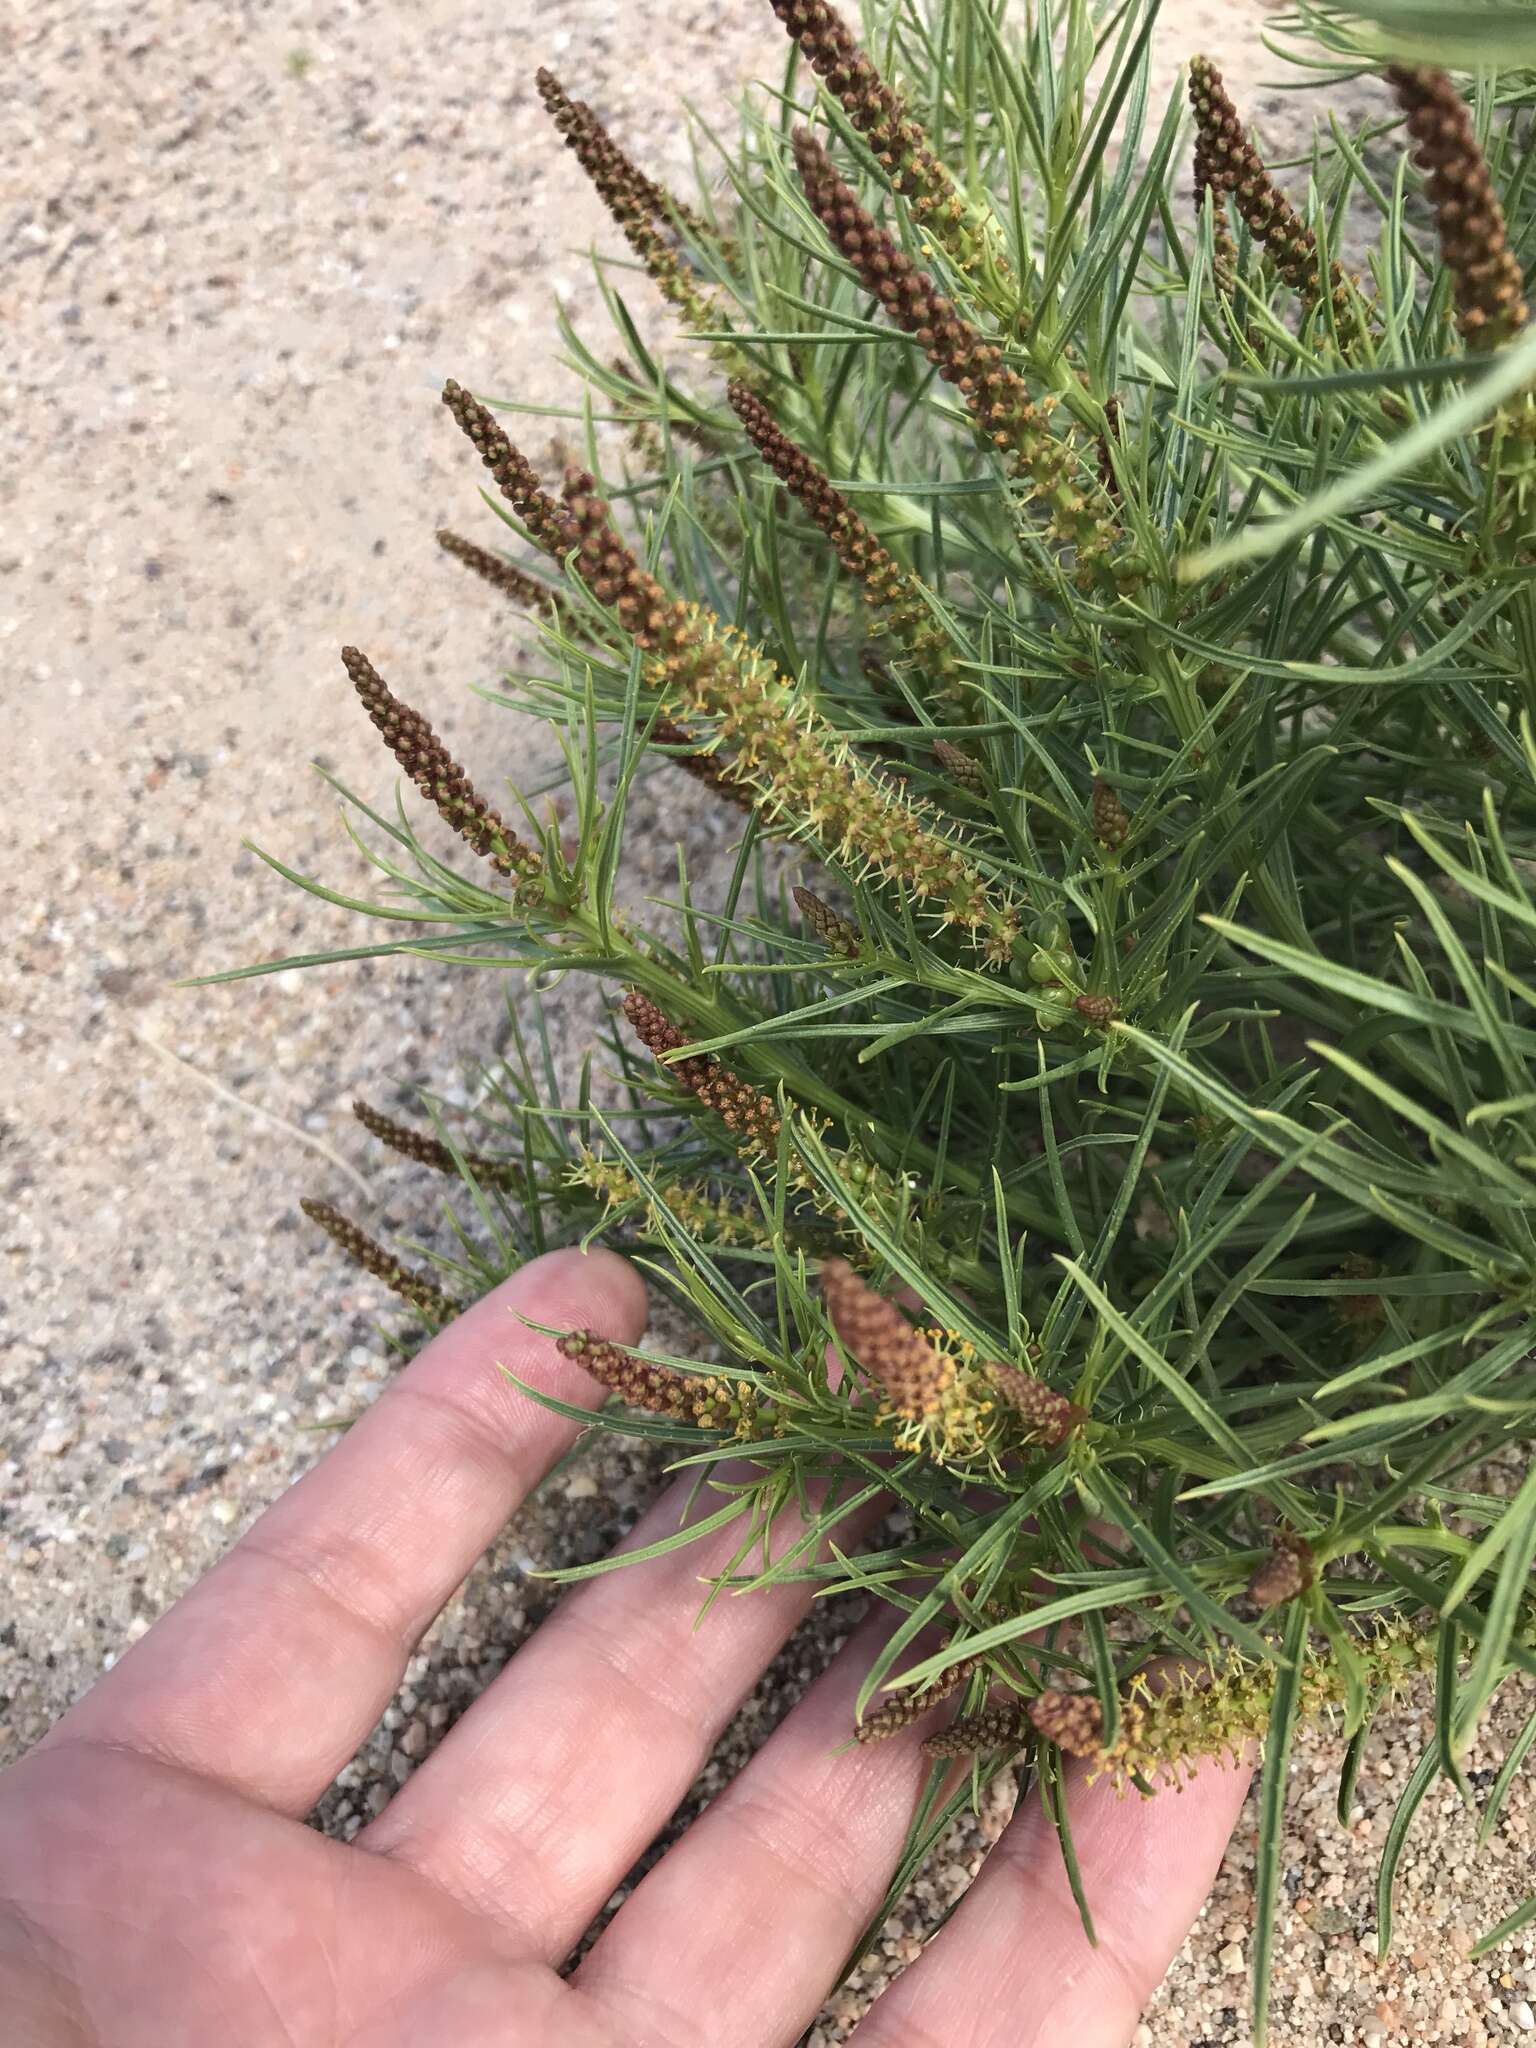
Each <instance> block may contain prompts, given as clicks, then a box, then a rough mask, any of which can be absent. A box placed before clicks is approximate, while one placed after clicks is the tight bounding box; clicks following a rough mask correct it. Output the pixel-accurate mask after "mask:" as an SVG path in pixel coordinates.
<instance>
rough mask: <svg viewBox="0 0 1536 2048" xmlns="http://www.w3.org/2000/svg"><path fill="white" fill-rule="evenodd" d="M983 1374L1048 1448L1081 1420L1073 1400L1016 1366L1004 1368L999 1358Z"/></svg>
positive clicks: (1037, 1438)
mask: <svg viewBox="0 0 1536 2048" xmlns="http://www.w3.org/2000/svg"><path fill="white" fill-rule="evenodd" d="M986 1374H987V1378H988V1379H989V1380H990V1381H991V1382H992V1384H993V1386H994V1387H996V1389H997V1391H998V1392H999V1393H1000V1394H1001V1395H1002V1397H1003V1399H1004V1400H1005V1401H1006V1402H1007V1403H1008V1406H1009V1407H1010V1408H1011V1409H1012V1410H1013V1412H1014V1413H1015V1415H1017V1416H1019V1417H1020V1418H1021V1419H1022V1421H1023V1423H1024V1426H1025V1427H1026V1429H1028V1430H1029V1432H1030V1434H1031V1435H1032V1436H1033V1437H1034V1438H1035V1440H1036V1441H1037V1442H1038V1443H1042V1444H1045V1445H1046V1446H1047V1447H1048V1448H1049V1449H1052V1450H1054V1449H1055V1448H1056V1446H1057V1445H1058V1444H1063V1443H1065V1442H1066V1440H1067V1438H1068V1437H1069V1436H1070V1435H1071V1434H1072V1432H1073V1430H1074V1429H1076V1428H1077V1427H1078V1426H1079V1424H1080V1423H1082V1422H1083V1421H1084V1419H1085V1418H1084V1415H1083V1411H1082V1409H1081V1408H1079V1407H1078V1405H1077V1403H1076V1402H1075V1401H1069V1400H1068V1399H1067V1397H1066V1395H1065V1394H1058V1393H1057V1391H1056V1389H1055V1388H1054V1387H1049V1386H1047V1385H1046V1383H1045V1381H1044V1380H1042V1379H1037V1378H1036V1376H1035V1375H1034V1374H1033V1373H1031V1372H1024V1371H1021V1369H1020V1368H1019V1367H1018V1366H1016V1365H1005V1364H1004V1363H1003V1361H1002V1360H1001V1359H994V1360H992V1362H991V1363H990V1364H989V1365H988V1366H987V1368H986Z"/></svg>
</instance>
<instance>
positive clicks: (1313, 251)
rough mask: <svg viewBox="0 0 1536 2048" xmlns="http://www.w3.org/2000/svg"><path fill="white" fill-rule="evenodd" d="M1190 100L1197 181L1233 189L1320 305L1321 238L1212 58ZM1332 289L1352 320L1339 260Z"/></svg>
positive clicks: (1277, 261)
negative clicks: (1273, 168) (1252, 135)
mask: <svg viewBox="0 0 1536 2048" xmlns="http://www.w3.org/2000/svg"><path fill="white" fill-rule="evenodd" d="M1189 103H1190V105H1191V106H1192V107H1193V108H1194V110H1195V130H1196V137H1195V150H1196V159H1195V161H1196V184H1197V186H1198V187H1199V190H1200V192H1201V194H1202V195H1203V194H1204V192H1205V191H1207V190H1209V191H1212V192H1216V193H1223V192H1230V193H1231V195H1232V198H1233V201H1234V203H1235V205H1236V207H1237V210H1238V212H1239V213H1240V214H1241V215H1242V217H1243V219H1244V220H1245V221H1246V222H1247V224H1248V230H1249V233H1250V234H1251V235H1252V236H1253V238H1254V240H1255V241H1256V242H1262V243H1263V245H1264V247H1265V248H1266V249H1267V250H1268V251H1269V254H1270V256H1271V258H1272V259H1273V261H1274V265H1275V268H1276V270H1278V271H1279V273H1280V275H1281V276H1282V277H1283V278H1284V279H1285V281H1286V283H1287V284H1288V285H1290V287H1291V288H1292V290H1293V291H1295V292H1297V293H1298V294H1299V295H1300V297H1301V298H1302V299H1303V300H1304V301H1305V302H1306V304H1307V305H1309V306H1315V305H1317V304H1318V303H1319V301H1320V300H1321V299H1322V297H1323V295H1324V283H1323V277H1322V270H1321V258H1320V257H1319V255H1318V248H1317V237H1316V235H1314V234H1313V232H1312V230H1311V229H1310V228H1309V227H1308V226H1307V224H1306V222H1305V221H1304V220H1303V219H1302V218H1301V216H1300V214H1298V213H1297V211H1296V209H1295V207H1294V206H1292V204H1291V202H1290V201H1289V200H1288V199H1287V198H1286V196H1285V194H1284V193H1283V192H1282V191H1281V190H1280V187H1279V186H1278V185H1277V184H1276V183H1275V181H1274V179H1273V178H1272V177H1271V176H1270V175H1269V172H1268V171H1267V170H1266V169H1265V168H1264V160H1263V158H1262V157H1261V156H1260V155H1259V153H1258V151H1257V150H1256V149H1255V148H1254V146H1253V144H1252V142H1251V141H1250V140H1249V138H1248V136H1247V134H1246V132H1245V131H1244V128H1243V124H1242V122H1241V120H1240V119H1239V118H1238V112H1237V108H1236V107H1235V106H1234V105H1233V104H1232V101H1231V98H1230V97H1229V96H1228V93H1227V89H1226V86H1225V84H1224V83H1223V81H1222V76H1221V73H1220V72H1219V71H1218V70H1217V69H1216V66H1215V65H1214V64H1213V63H1212V62H1211V60H1210V59H1209V57H1196V58H1194V59H1193V60H1192V62H1191V64H1190V67H1189ZM1327 291H1328V292H1329V293H1330V294H1331V295H1332V298H1333V303H1334V308H1335V313H1336V317H1337V318H1338V319H1339V320H1340V321H1341V322H1350V321H1352V320H1353V317H1354V299H1353V294H1352V292H1351V290H1350V285H1349V280H1348V279H1347V278H1346V277H1345V275H1344V273H1343V271H1342V270H1340V269H1339V267H1338V265H1337V264H1336V263H1335V264H1333V265H1332V266H1331V267H1330V271H1329V277H1328V281H1327Z"/></svg>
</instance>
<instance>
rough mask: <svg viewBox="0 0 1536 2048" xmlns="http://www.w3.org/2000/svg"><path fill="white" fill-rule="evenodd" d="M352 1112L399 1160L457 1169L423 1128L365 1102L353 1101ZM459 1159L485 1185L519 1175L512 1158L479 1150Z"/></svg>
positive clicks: (443, 1169)
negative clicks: (494, 1156) (416, 1128)
mask: <svg viewBox="0 0 1536 2048" xmlns="http://www.w3.org/2000/svg"><path fill="white" fill-rule="evenodd" d="M352 1114H353V1115H354V1116H355V1117H356V1118H357V1120H358V1122H359V1123H360V1124H361V1125H362V1127H363V1129H364V1130H365V1131H367V1132H368V1133H369V1134H370V1136H372V1137H375V1138H377V1139H378V1141H379V1143H380V1144H381V1145H387V1146H388V1147H389V1149H390V1151H391V1152H398V1153H399V1154H400V1156H401V1158H402V1159H414V1160H415V1161H416V1162H417V1164H418V1165H420V1166H430V1167H431V1168H432V1170H433V1172H434V1173H457V1172H458V1170H459V1167H458V1160H456V1159H455V1158H454V1156H453V1154H452V1153H451V1152H450V1151H449V1149H448V1147H447V1146H446V1145H445V1144H444V1143H443V1141H442V1140H441V1138H429V1137H428V1136H427V1134H426V1132H425V1131H418V1130H415V1129H413V1128H412V1126H411V1125H410V1124H403V1123H400V1122H398V1121H397V1120H396V1119H395V1118H394V1117H392V1116H386V1115H385V1114H384V1112H383V1110H381V1109H375V1108H374V1107H373V1105H372V1103H369V1102H354V1103H353V1105H352ZM459 1158H460V1159H462V1160H463V1162H464V1164H465V1165H466V1166H467V1167H468V1168H469V1170H470V1172H471V1173H472V1174H473V1175H474V1176H475V1179H476V1180H478V1181H480V1182H481V1183H482V1184H483V1185H484V1186H486V1187H511V1186H513V1185H515V1184H516V1182H517V1181H518V1180H519V1179H520V1178H521V1172H520V1168H519V1164H518V1162H517V1161H516V1160H511V1159H488V1158H487V1157H486V1156H485V1154H484V1153H482V1152H461V1153H460V1154H459Z"/></svg>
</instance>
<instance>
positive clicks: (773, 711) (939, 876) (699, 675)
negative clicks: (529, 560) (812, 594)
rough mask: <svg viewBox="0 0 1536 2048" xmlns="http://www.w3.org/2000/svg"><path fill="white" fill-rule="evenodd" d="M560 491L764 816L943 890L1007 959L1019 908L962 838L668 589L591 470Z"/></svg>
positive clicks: (637, 635)
mask: <svg viewBox="0 0 1536 2048" xmlns="http://www.w3.org/2000/svg"><path fill="white" fill-rule="evenodd" d="M565 499H566V505H567V507H568V510H569V516H570V519H571V522H572V530H573V532H574V533H575V534H576V536H577V539H578V553H577V567H578V569H579V571H580V573H581V576H582V579H583V581H584V582H585V583H586V585H587V588H588V589H589V590H590V591H591V592H592V595H593V596H594V597H595V598H596V599H597V600H598V602H599V603H600V604H604V605H608V606H610V607H611V608H612V610H613V611H614V612H615V613H616V615H617V617H618V620H619V623H620V625H621V626H623V628H624V630H625V631H626V632H627V633H629V634H630V635H631V636H632V638H633V639H634V641H635V643H636V645H637V646H638V647H639V648H640V650H641V652H642V653H643V654H645V655H647V656H648V657H649V660H648V661H647V663H646V666H645V669H644V671H643V673H644V675H645V679H646V681H647V682H648V683H650V684H651V685H652V686H653V687H655V688H659V689H660V691H661V693H662V696H663V699H664V701H665V702H666V703H667V705H668V707H669V708H673V707H675V708H677V709H679V710H681V711H683V712H684V713H685V714H689V715H692V716H696V717H701V718H707V719H709V720H710V721H711V723H712V724H713V725H714V727H715V730H716V732H717V733H718V734H719V737H720V740H721V742H722V743H723V744H724V745H725V746H726V747H727V748H729V750H730V752H729V755H728V763H729V770H730V773H731V774H732V776H733V777H734V778H735V779H736V780H737V781H739V782H742V783H744V784H750V786H751V787H752V789H753V790H754V791H755V792H756V807H757V810H758V813H759V815H760V816H761V817H762V818H763V819H764V820H765V822H767V823H770V824H772V823H774V822H776V821H778V820H781V819H782V820H784V821H786V822H787V823H788V825H789V827H790V829H791V830H793V831H796V832H799V833H808V834H813V835H814V836H815V837H816V838H817V839H818V840H819V841H820V843H821V844H822V845H823V846H831V847H832V848H834V849H835V850H836V851H837V853H838V854H839V855H840V856H841V857H842V858H844V859H845V860H849V861H856V862H858V863H860V864H862V865H863V866H864V867H865V868H868V869H874V870H875V871H876V872H877V873H878V874H879V875H880V876H881V877H882V878H883V879H884V880H885V881H887V882H889V883H891V884H892V885H894V886H895V887H898V888H902V889H904V890H905V891H906V892H907V893H908V894H909V895H910V896H911V897H912V898H914V899H915V900H916V901H917V902H918V903H928V902H932V901H937V902H938V903H939V904H941V905H942V906H943V915H944V918H945V919H946V921H950V922H953V923H956V924H959V925H961V926H963V927H964V928H965V929H966V930H967V931H969V932H971V933H972V934H973V935H974V937H975V939H976V941H977V943H978V944H979V945H980V946H981V947H982V948H983V949H984V951H985V953H986V955H987V957H988V958H989V959H992V960H997V961H1002V960H1006V959H1007V958H1008V957H1009V956H1010V954H1011V953H1012V951H1013V946H1014V942H1015V940H1016V939H1017V936H1018V916H1017V913H1016V911H1015V910H1014V908H1013V905H1012V903H1011V902H1009V901H1008V899H1007V898H1006V897H1003V896H1000V895H998V894H996V893H994V891H993V890H992V889H991V887H990V886H989V884H988V883H987V881H986V879H985V878H984V877H983V875H982V874H981V873H980V871H979V870H978V869H977V868H976V867H975V865H974V864H973V862H972V861H971V859H970V858H969V856H968V855H967V853H966V852H965V850H964V849H963V848H962V847H961V846H960V845H959V844H957V843H956V842H955V841H954V840H952V839H950V838H949V837H947V836H946V835H945V834H944V833H942V832H940V831H939V830H937V829H936V828H935V826H933V825H932V824H930V823H929V822H928V820H927V818H926V817H925V816H924V815H923V814H922V813H921V812H920V811H919V810H918V809H917V808H916V807H915V806H913V805H912V804H910V803H908V802H907V801H906V800H905V799H904V798H903V797H902V796H901V795H900V794H899V793H898V792H897V791H896V790H895V789H894V788H892V786H891V785H890V784H889V783H888V782H886V781H885V780H883V779H882V778H881V777H879V776H878V775H875V774H872V773H871V772H870V771H869V769H867V768H866V767H865V766H864V765H863V763H862V762H860V761H859V760H858V758H857V757H856V756H855V755H854V754H853V752H852V751H851V750H850V748H849V747H848V746H847V744H846V742H845V741H844V740H843V739H842V737H841V735H840V734H838V733H837V732H836V730H835V729H834V728H833V727H831V726H829V725H828V724H827V722H826V721H825V720H824V719H823V718H822V717H821V716H820V714H819V713H818V712H817V711H816V709H815V707H814V706H813V705H812V704H810V703H809V702H807V700H806V699H805V697H804V696H803V695H802V694H801V693H800V692H799V691H797V690H796V689H795V687H794V685H793V684H792V683H790V682H788V681H787V680H786V679H785V678H784V677H783V676H781V675H780V674H779V672H778V670H777V669H776V668H775V667H774V665H773V663H772V662H770V661H769V660H768V658H767V657H766V656H765V655H764V654H763V652H762V651H761V649H758V648H754V647H752V646H751V645H749V643H748V642H747V641H746V640H745V639H743V637H742V636H741V635H740V634H739V633H736V632H734V631H733V630H732V629H731V628H729V627H726V626H723V625H722V624H721V622H720V621H719V620H718V619H716V618H714V617H713V615H712V614H710V613H708V612H705V611H703V610H702V609H701V608H700V607H698V606H696V605H688V604H683V603H681V602H679V601H677V600H675V599H673V598H669V597H668V596H667V594H666V592H665V591H664V590H663V589H662V587H661V585H660V584H659V583H658V582H657V581H656V579H655V577H654V576H652V575H651V574H650V573H649V572H648V571H647V570H645V569H644V568H642V567H641V565H640V563H639V562H638V561H637V560H636V558H635V556H634V554H633V552H632V551H631V549H629V548H628V547H627V546H626V545H625V543H624V542H623V541H622V540H621V539H620V537H619V535H618V534H617V533H616V532H615V530H614V528H613V526H612V524H611V522H610V520H609V517H608V507H607V506H606V505H605V504H604V503H603V501H602V499H601V498H600V497H598V496H597V492H596V487H595V485H594V483H593V480H592V478H591V477H590V476H588V475H586V474H585V472H583V471H578V470H573V471H571V472H570V474H569V475H568V476H567V479H566V484H565Z"/></svg>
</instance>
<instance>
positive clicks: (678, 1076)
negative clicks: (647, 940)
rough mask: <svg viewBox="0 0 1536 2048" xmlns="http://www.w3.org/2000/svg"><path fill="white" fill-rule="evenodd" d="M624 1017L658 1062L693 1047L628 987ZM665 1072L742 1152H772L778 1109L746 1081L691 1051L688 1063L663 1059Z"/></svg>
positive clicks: (779, 1121)
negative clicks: (711, 1115)
mask: <svg viewBox="0 0 1536 2048" xmlns="http://www.w3.org/2000/svg"><path fill="white" fill-rule="evenodd" d="M624 1015H625V1016H626V1017H627V1018H628V1019H629V1022H630V1027H631V1029H632V1030H633V1031H634V1034H635V1036H636V1038H638V1039H639V1041H640V1043H641V1044H642V1045H643V1046H644V1047H645V1048H646V1050H647V1051H648V1052H651V1053H654V1054H655V1056H656V1058H657V1059H658V1060H666V1059H667V1055H668V1054H669V1053H675V1052H678V1051H680V1050H681V1049H682V1047H684V1046H685V1045H688V1044H690V1043H691V1040H690V1039H689V1037H688V1034H687V1033H686V1032H684V1031H679V1029H678V1028H677V1026H676V1025H675V1024H674V1023H673V1022H672V1020H671V1018H670V1017H668V1016H666V1015H665V1014H664V1013H663V1012H662V1011H661V1010H660V1009H658V1008H657V1006H656V1004H655V1003H653V1002H652V1001H651V999H650V997H649V996H646V995H642V994H641V993H640V991H639V990H638V989H633V988H632V989H631V990H630V991H629V993H628V995H627V996H625V998H624ZM667 1072H668V1073H669V1074H670V1075H671V1076H672V1078H673V1080H675V1081H676V1082H677V1083H678V1084H679V1086H680V1087H683V1088H686V1089H687V1090H688V1092H689V1094H690V1095H694V1096H697V1098H698V1099H699V1101H700V1102H702V1103H703V1105H704V1107H705V1108H706V1109H712V1110H713V1111H714V1113H715V1115H716V1116H718V1117H719V1118H720V1120H721V1122H722V1123H723V1124H724V1125H725V1127H726V1129H727V1130H728V1131H730V1132H731V1134H732V1136H733V1137H734V1138H735V1139H736V1141H737V1143H738V1144H739V1145H740V1146H741V1147H742V1148H743V1149H744V1150H746V1151H763V1152H768V1151H772V1150H773V1148H774V1146H775V1145H776V1144H777V1142H778V1136H779V1130H780V1126H781V1125H782V1123H783V1119H782V1117H781V1116H780V1115H779V1112H778V1107H777V1105H776V1104H775V1103H774V1102H773V1101H772V1100H771V1098H770V1097H768V1096H766V1095H764V1094H763V1093H762V1092H761V1090H759V1089H757V1088H754V1087H753V1086H752V1084H751V1083H750V1082H749V1081H743V1080H742V1078H741V1076H740V1075H739V1074H733V1073H732V1072H731V1070H730V1069H729V1067H723V1066H721V1064H720V1062H719V1061H718V1060H717V1059H715V1058H714V1057H713V1056H712V1055H708V1054H699V1053H693V1054H690V1055H689V1057H688V1058H687V1059H681V1060H667Z"/></svg>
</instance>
